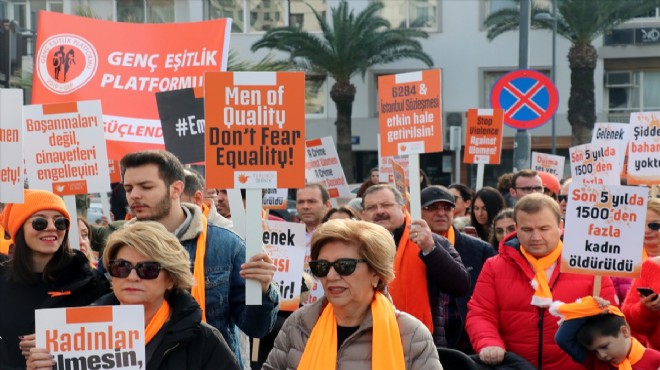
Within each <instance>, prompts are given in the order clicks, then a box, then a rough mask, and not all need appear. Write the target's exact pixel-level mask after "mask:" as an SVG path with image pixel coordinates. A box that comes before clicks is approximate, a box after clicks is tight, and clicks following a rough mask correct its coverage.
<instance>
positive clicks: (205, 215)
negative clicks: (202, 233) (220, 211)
mask: <svg viewBox="0 0 660 370" xmlns="http://www.w3.org/2000/svg"><path fill="white" fill-rule="evenodd" d="M210 211H211V209H210V208H209V206H207V205H206V204H204V203H202V213H203V214H204V217H206V218H208V217H209V212H210Z"/></svg>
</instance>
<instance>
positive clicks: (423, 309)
mask: <svg viewBox="0 0 660 370" xmlns="http://www.w3.org/2000/svg"><path fill="white" fill-rule="evenodd" d="M404 225H405V226H404V228H403V235H401V241H399V248H397V250H396V255H395V257H394V274H395V276H396V277H395V278H394V280H393V281H392V282H391V283H390V284H389V287H388V288H387V290H388V292H389V293H390V296H392V302H394V305H395V306H396V308H397V309H399V310H401V311H404V312H407V313H409V314H411V315H413V316H415V317H416V318H417V319H418V320H420V321H421V322H422V323H423V324H424V325H426V327H427V328H429V331H431V333H433V318H432V317H431V303H430V302H429V291H428V288H427V281H426V265H425V264H424V262H422V259H421V258H419V247H418V246H417V244H415V243H413V242H412V241H411V240H409V236H410V235H409V234H410V228H409V227H408V225H410V215H409V214H408V212H406V218H405V222H404Z"/></svg>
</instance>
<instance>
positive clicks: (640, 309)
mask: <svg viewBox="0 0 660 370" xmlns="http://www.w3.org/2000/svg"><path fill="white" fill-rule="evenodd" d="M639 287H645V288H651V289H653V291H654V292H658V293H660V265H658V264H657V263H655V262H654V261H653V259H651V258H649V259H647V260H646V261H644V263H643V264H642V272H641V275H640V276H639V278H638V279H635V281H634V282H633V285H632V287H631V288H630V292H629V293H628V296H627V297H626V300H625V302H623V314H624V315H625V316H626V321H628V325H630V328H631V329H632V330H633V332H636V333H639V334H642V335H644V336H646V339H647V345H648V347H649V348H653V349H656V350H660V312H653V311H651V310H649V309H648V308H646V306H644V305H643V304H642V302H641V301H640V299H639V293H637V288H639Z"/></svg>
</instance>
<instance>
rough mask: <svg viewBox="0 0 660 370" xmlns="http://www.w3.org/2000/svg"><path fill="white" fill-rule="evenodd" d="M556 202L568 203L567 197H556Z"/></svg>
mask: <svg viewBox="0 0 660 370" xmlns="http://www.w3.org/2000/svg"><path fill="white" fill-rule="evenodd" d="M557 201H559V202H560V203H561V202H568V195H557Z"/></svg>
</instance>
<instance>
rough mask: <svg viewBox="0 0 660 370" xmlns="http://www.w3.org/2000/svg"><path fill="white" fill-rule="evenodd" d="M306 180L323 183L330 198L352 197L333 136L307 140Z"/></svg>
mask: <svg viewBox="0 0 660 370" xmlns="http://www.w3.org/2000/svg"><path fill="white" fill-rule="evenodd" d="M305 180H306V181H307V182H308V183H319V184H322V185H323V186H324V187H325V188H326V190H328V193H329V194H330V198H337V197H350V195H351V192H350V189H349V188H348V184H347V183H346V176H345V175H344V169H343V168H342V166H341V163H340V162H339V156H338V155H337V149H336V147H335V143H334V141H333V140H332V137H331V136H326V137H322V138H320V139H312V140H307V141H306V142H305Z"/></svg>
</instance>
